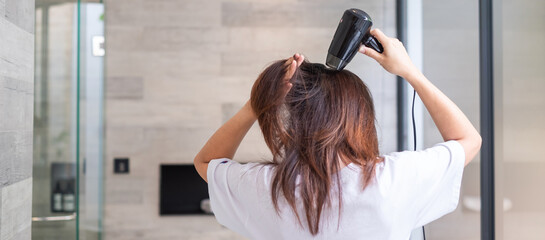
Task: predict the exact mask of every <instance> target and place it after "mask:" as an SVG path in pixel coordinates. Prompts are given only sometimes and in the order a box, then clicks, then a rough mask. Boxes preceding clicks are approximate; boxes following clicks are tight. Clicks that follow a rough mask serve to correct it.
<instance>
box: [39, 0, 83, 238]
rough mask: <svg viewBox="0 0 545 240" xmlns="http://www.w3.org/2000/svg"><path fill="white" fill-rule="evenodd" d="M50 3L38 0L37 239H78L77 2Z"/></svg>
mask: <svg viewBox="0 0 545 240" xmlns="http://www.w3.org/2000/svg"><path fill="white" fill-rule="evenodd" d="M45 2H48V3H47V4H46V3H45ZM50 3H51V1H41V0H37V1H36V63H35V65H36V73H35V79H36V80H35V82H36V86H35V92H36V96H35V118H34V164H33V200H32V204H33V206H32V215H33V223H32V238H33V239H76V220H75V219H76V217H75V216H76V214H75V213H76V209H77V206H76V198H75V193H76V171H75V170H76V168H75V167H76V157H75V156H76V149H77V145H76V121H75V117H76V113H77V112H76V109H75V106H76V102H77V101H76V100H77V98H76V97H77V96H76V94H75V93H76V91H75V89H76V84H75V83H76V81H77V77H76V71H75V68H76V66H77V61H76V60H77V56H76V52H75V51H74V49H75V45H76V42H77V31H76V29H77V28H76V27H77V21H76V20H77V11H76V10H77V4H76V3H75V2H66V1H65V2H62V1H57V2H56V3H55V4H50Z"/></svg>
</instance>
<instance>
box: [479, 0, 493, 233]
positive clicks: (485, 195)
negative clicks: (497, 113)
mask: <svg viewBox="0 0 545 240" xmlns="http://www.w3.org/2000/svg"><path fill="white" fill-rule="evenodd" d="M492 37H493V32H492V0H480V1H479V51H480V97H481V99H480V102H481V136H482V139H483V143H482V147H481V239H483V240H493V239H495V233H494V232H495V225H494V218H495V215H494V208H495V206H494V95H493V93H494V84H493V83H494V75H493V59H494V58H493V41H492V40H493V38H492Z"/></svg>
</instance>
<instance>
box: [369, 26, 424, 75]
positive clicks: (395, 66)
mask: <svg viewBox="0 0 545 240" xmlns="http://www.w3.org/2000/svg"><path fill="white" fill-rule="evenodd" d="M371 35H373V36H374V37H375V38H376V39H377V40H378V41H379V42H380V43H381V44H382V46H383V47H384V51H383V52H382V54H380V53H378V52H377V51H375V50H374V49H372V48H368V47H366V46H364V45H362V46H361V47H360V49H359V52H361V53H363V54H365V55H367V56H369V57H371V58H373V59H375V60H376V61H377V62H378V63H379V64H380V65H381V66H382V67H383V68H384V69H386V71H388V72H390V73H392V74H395V75H399V76H401V77H403V78H405V79H407V78H408V77H409V76H410V75H411V74H415V73H418V72H419V70H418V69H417V68H416V67H415V66H414V64H413V62H412V61H411V58H409V54H407V50H405V47H404V46H403V43H401V42H400V41H399V40H398V39H397V38H391V37H388V36H386V35H385V34H384V33H383V32H382V31H380V29H373V30H371Z"/></svg>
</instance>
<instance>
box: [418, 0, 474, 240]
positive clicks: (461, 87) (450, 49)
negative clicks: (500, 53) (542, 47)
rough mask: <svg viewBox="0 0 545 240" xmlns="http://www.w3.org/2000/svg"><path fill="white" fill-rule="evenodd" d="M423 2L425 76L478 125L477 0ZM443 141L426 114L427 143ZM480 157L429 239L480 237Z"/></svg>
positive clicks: (428, 232)
mask: <svg viewBox="0 0 545 240" xmlns="http://www.w3.org/2000/svg"><path fill="white" fill-rule="evenodd" d="M422 3H423V4H422V5H423V9H422V13H423V14H422V15H423V16H422V17H423V19H422V22H423V41H424V45H423V51H424V54H423V71H424V74H425V75H426V76H427V77H428V78H429V79H430V81H432V82H433V83H434V84H435V85H436V86H437V87H438V88H439V89H441V90H442V91H443V92H444V93H445V94H446V95H447V96H449V97H450V98H451V99H452V100H453V101H454V102H455V103H456V104H457V105H458V106H459V107H460V108H461V109H462V111H463V112H464V113H465V114H466V115H467V116H468V118H469V120H470V121H471V122H472V123H473V125H474V126H475V127H477V129H478V127H479V124H480V123H479V38H478V36H479V18H478V16H479V6H478V1H468V0H464V1H449V0H439V1H437V0H423V2H422ZM409 14H410V13H409ZM417 121H418V120H417ZM441 141H442V138H441V135H440V133H439V131H438V130H437V128H436V126H435V124H434V123H433V121H432V119H431V117H430V116H429V114H428V113H427V112H426V114H425V119H424V145H425V147H430V146H433V145H434V144H435V143H438V142H441ZM479 158H480V156H477V157H476V158H475V159H474V160H473V161H472V162H471V163H470V164H469V165H468V166H467V167H466V168H465V169H464V176H463V180H462V189H461V193H460V202H459V204H458V208H457V209H456V210H455V211H454V212H453V213H450V214H448V215H446V216H444V217H442V218H440V219H439V220H437V221H435V222H432V223H431V224H429V225H427V226H426V227H425V229H426V237H427V238H428V239H445V240H449V239H452V240H458V239H480V204H481V203H480V185H479V184H480V174H479V171H480V167H479V164H480V159H479Z"/></svg>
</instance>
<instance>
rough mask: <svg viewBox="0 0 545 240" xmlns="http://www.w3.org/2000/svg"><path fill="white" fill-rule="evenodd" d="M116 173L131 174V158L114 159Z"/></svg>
mask: <svg viewBox="0 0 545 240" xmlns="http://www.w3.org/2000/svg"><path fill="white" fill-rule="evenodd" d="M114 173H129V158H114Z"/></svg>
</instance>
